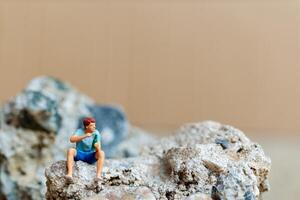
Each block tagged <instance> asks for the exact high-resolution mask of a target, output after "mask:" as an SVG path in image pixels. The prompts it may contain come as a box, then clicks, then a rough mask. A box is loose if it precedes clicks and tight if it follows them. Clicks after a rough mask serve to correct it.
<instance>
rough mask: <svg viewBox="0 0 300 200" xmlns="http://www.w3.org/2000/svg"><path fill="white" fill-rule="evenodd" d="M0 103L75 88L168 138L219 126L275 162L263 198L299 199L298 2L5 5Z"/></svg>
mask: <svg viewBox="0 0 300 200" xmlns="http://www.w3.org/2000/svg"><path fill="white" fill-rule="evenodd" d="M0 69H1V71H0V91H1V92H0V101H1V103H4V102H6V101H8V100H9V99H10V98H12V97H13V96H15V95H16V94H17V93H19V92H20V91H21V90H22V89H23V88H24V87H25V86H26V84H27V83H28V82H29V81H30V80H31V79H33V78H34V77H36V76H40V75H50V76H54V77H56V78H59V79H60V80H63V81H67V82H69V83H70V84H71V85H73V86H74V87H76V88H77V89H79V90H80V91H82V92H83V93H85V94H86V95H88V96H89V97H91V98H92V99H94V100H95V101H96V102H98V103H109V104H118V105H122V107H123V108H124V110H125V112H126V114H127V116H128V118H129V121H130V122H131V124H134V125H136V126H139V127H142V128H144V129H146V130H148V131H150V132H152V133H154V134H157V135H166V134H169V133H171V132H172V131H173V130H175V129H177V128H178V127H179V126H181V125H183V124H184V123H187V122H198V121H203V120H214V121H219V122H221V123H224V124H230V125H232V126H235V127H237V128H239V129H241V130H242V131H244V132H245V133H246V134H247V135H248V136H249V137H250V139H252V140H254V141H257V142H258V143H260V144H261V145H262V146H263V148H264V149H265V152H266V154H267V155H269V156H270V157H271V159H272V170H271V176H270V181H271V191H270V192H268V193H267V194H265V199H297V198H298V197H299V195H300V192H299V190H298V188H299V187H300V181H299V179H298V177H297V175H296V174H297V171H296V170H297V169H299V168H300V161H299V153H300V134H299V131H300V112H299V111H300V110H299V106H298V104H299V102H300V87H299V85H300V84H299V83H300V1H299V0H261V1H258V0H229V1H222V0H209V1H208V0H199V1H196V0H185V1H183V0H181V1H180V0H173V1H169V0H160V1H159V0H152V1H150V0H112V1H105V0H89V1H84V0H72V1H70V0H60V1H57V0H43V1H40V0H28V1H22V0H1V1H0Z"/></svg>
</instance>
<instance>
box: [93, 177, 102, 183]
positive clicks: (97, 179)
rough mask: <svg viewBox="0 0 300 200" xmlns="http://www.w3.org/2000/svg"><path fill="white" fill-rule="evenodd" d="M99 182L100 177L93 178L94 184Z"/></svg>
mask: <svg viewBox="0 0 300 200" xmlns="http://www.w3.org/2000/svg"><path fill="white" fill-rule="evenodd" d="M101 181H102V178H101V177H100V176H98V177H95V178H94V182H96V183H98V182H101Z"/></svg>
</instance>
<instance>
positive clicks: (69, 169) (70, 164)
mask: <svg viewBox="0 0 300 200" xmlns="http://www.w3.org/2000/svg"><path fill="white" fill-rule="evenodd" d="M75 156H76V149H74V148H70V149H69V150H68V156H67V176H68V177H71V178H72V175H73V163H74V157H75Z"/></svg>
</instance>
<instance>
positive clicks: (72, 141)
mask: <svg viewBox="0 0 300 200" xmlns="http://www.w3.org/2000/svg"><path fill="white" fill-rule="evenodd" d="M90 136H92V133H87V134H84V135H81V136H79V135H72V136H71V137H70V142H71V143H74V142H79V141H81V140H83V139H84V138H87V137H90Z"/></svg>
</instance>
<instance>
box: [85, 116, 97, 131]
mask: <svg viewBox="0 0 300 200" xmlns="http://www.w3.org/2000/svg"><path fill="white" fill-rule="evenodd" d="M83 126H84V129H85V130H86V131H88V132H94V131H95V129H96V120H95V119H94V118H92V117H86V118H84V119H83Z"/></svg>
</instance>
